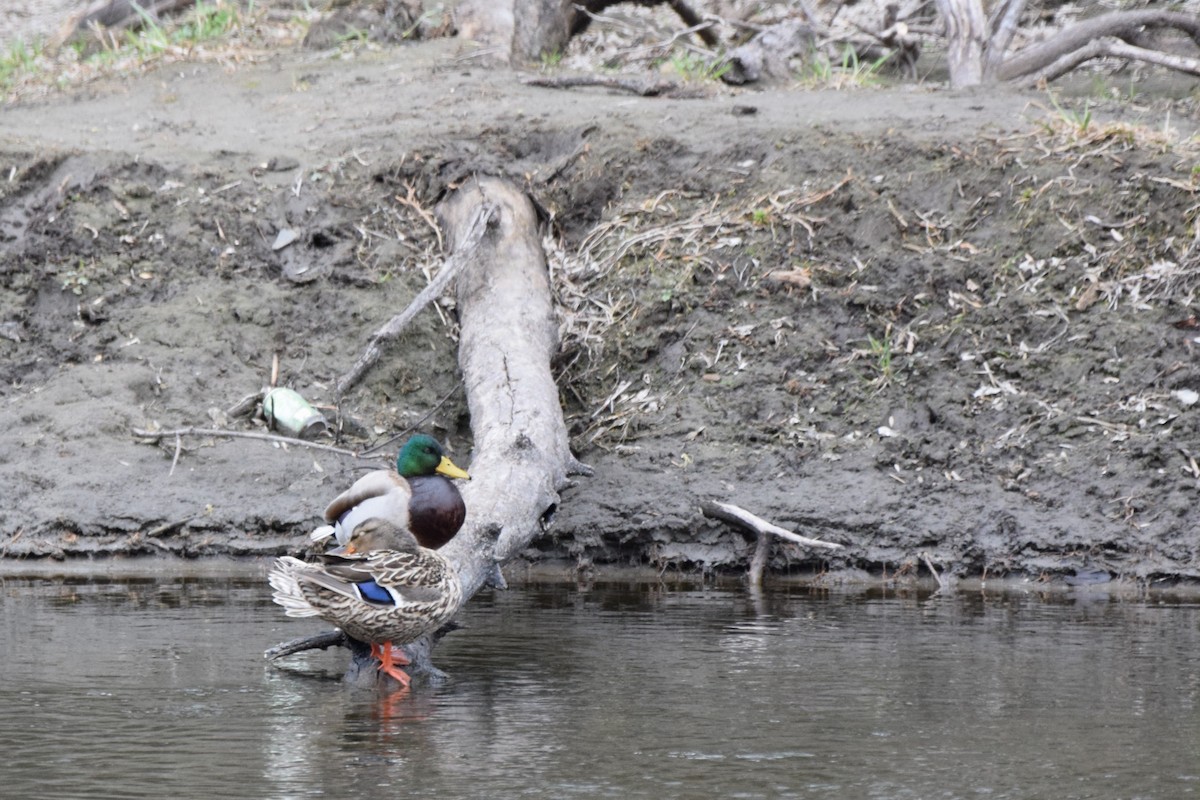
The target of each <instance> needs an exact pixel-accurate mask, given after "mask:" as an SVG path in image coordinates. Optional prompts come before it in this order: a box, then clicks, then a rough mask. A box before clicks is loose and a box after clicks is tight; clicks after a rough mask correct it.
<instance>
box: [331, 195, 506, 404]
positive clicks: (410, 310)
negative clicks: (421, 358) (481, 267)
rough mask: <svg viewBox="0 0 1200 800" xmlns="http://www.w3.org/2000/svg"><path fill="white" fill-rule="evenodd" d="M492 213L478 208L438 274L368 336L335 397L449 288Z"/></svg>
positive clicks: (349, 385) (372, 364)
mask: <svg viewBox="0 0 1200 800" xmlns="http://www.w3.org/2000/svg"><path fill="white" fill-rule="evenodd" d="M495 213H496V209H495V208H493V207H490V206H481V207H480V208H479V209H478V210H477V211H476V214H475V216H474V217H473V218H472V219H471V220H470V221H469V222H468V224H467V229H466V231H465V234H464V238H463V242H462V244H461V245H460V246H459V248H458V249H456V250H455V251H454V253H452V254H451V255H450V257H449V258H447V259H446V261H445V263H444V264H442V268H441V270H440V271H439V272H438V274H437V277H435V278H434V279H433V280H431V281H430V282H429V285H428V286H426V287H425V288H424V289H422V290H421V291H420V293H418V294H417V296H416V297H414V298H413V300H412V302H411V303H409V304H408V306H407V307H406V308H405V309H404V310H403V311H401V312H400V313H399V314H397V315H396V316H394V317H392V318H391V319H390V320H388V321H387V322H386V323H384V324H383V326H382V327H380V328H379V330H377V331H375V333H374V335H372V336H371V339H370V341H369V342H367V347H366V349H365V350H363V353H362V355H360V356H359V357H358V360H357V361H355V362H354V365H353V366H352V367H351V368H350V369H349V370H347V372H346V374H344V375H343V376H342V377H341V378H339V379H338V382H337V396H338V397H341V396H342V395H344V394H345V393H346V392H348V391H349V390H350V389H351V388H353V387H354V386H355V384H357V383H358V382H359V381H360V380H362V377H363V375H364V374H366V372H367V370H369V369H370V368H371V367H373V366H374V365H375V362H376V361H378V360H379V356H380V355H381V354H382V352H383V345H384V344H386V343H387V342H390V341H393V340H395V339H397V338H399V336H400V334H401V333H403V332H404V329H405V328H407V327H408V324H409V323H410V322H412V320H413V318H414V317H416V316H417V314H418V313H419V312H420V311H421V309H423V308H425V306H427V305H429V303H431V302H432V301H433V300H435V299H436V298H437V297H439V296H440V295H441V293H442V292H443V291H445V289H446V287H447V286H449V285H450V281H451V280H453V279H454V276H455V275H457V274H458V273H459V271H460V270H461V269H462V268H463V265H464V264H466V263H467V261H468V260H469V259H470V256H471V253H472V251H473V250H474V249H475V248H476V247H477V246H478V245H479V242H480V241H481V240H482V239H483V235H484V233H485V232H486V230H487V227H488V225H489V224H490V223H491V221H492V218H493V216H494V215H495Z"/></svg>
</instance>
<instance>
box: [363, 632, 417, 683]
mask: <svg viewBox="0 0 1200 800" xmlns="http://www.w3.org/2000/svg"><path fill="white" fill-rule="evenodd" d="M371 656H372V657H373V658H377V659H379V671H380V672H382V673H384V674H385V675H389V676H391V677H392V678H394V679H395V680H396V681H397V682H398V683H399V684H400V685H401V686H403V687H404V688H405V689H407V688H408V685H409V682H410V678H409V677H408V673H406V672H405V671H404V670H402V669H400V667H402V666H404V665H405V664H408V663H409V658H408V656H406V655H405V654H404V651H403V650H401V649H399V648H393V647H392V643H391V642H383V643H382V644H375V643H374V642H372V643H371Z"/></svg>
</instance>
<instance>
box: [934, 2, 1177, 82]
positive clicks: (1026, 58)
mask: <svg viewBox="0 0 1200 800" xmlns="http://www.w3.org/2000/svg"><path fill="white" fill-rule="evenodd" d="M941 2H945V0H939V3H941ZM1144 28H1177V29H1178V30H1181V31H1183V32H1184V33H1186V34H1187V35H1188V36H1190V37H1191V38H1192V41H1194V42H1196V43H1197V44H1198V45H1200V17H1197V16H1195V15H1194V14H1183V13H1180V12H1175V11H1115V12H1113V13H1111V14H1104V15H1102V16H1099V17H1094V18H1093V19H1089V20H1085V21H1083V22H1079V23H1076V24H1074V25H1071V26H1070V27H1068V28H1064V29H1063V30H1061V31H1060V32H1059V33H1058V34H1057V35H1055V36H1052V37H1050V38H1049V39H1047V40H1046V41H1044V42H1039V43H1038V44H1035V45H1031V46H1029V47H1026V48H1025V49H1024V50H1021V51H1020V52H1019V53H1016V54H1014V55H1013V56H1011V57H1010V58H1008V59H1007V60H1006V61H1005V62H1004V63H1003V64H1002V65H1001V66H1000V69H999V71H998V72H997V76H996V77H998V78H999V79H1000V80H1005V81H1011V80H1019V79H1023V78H1025V77H1026V76H1032V75H1034V74H1035V73H1036V74H1037V75H1039V76H1041V77H1045V76H1047V75H1053V77H1058V76H1060V75H1062V74H1064V73H1065V72H1067V71H1069V70H1071V69H1073V68H1074V67H1076V66H1078V65H1079V64H1082V63H1083V62H1084V61H1087V60H1089V59H1091V58H1097V57H1099V56H1101V55H1114V56H1116V57H1122V58H1125V57H1134V56H1122V55H1119V52H1120V49H1119V48H1118V49H1116V50H1113V49H1111V45H1101V44H1098V42H1099V40H1101V39H1103V38H1105V37H1110V36H1111V37H1116V38H1118V39H1123V40H1125V41H1126V42H1129V41H1131V40H1136V39H1137V38H1138V37H1139V36H1140V34H1141V33H1142V29H1144ZM1106 47H1107V48H1109V49H1107V50H1106V49H1105V48H1106ZM1136 49H1137V50H1139V51H1141V52H1142V53H1153V52H1157V51H1151V50H1142V48H1136ZM1077 51H1082V53H1083V54H1082V55H1076V52H1077ZM1160 55H1161V56H1162V57H1164V58H1167V59H1175V58H1179V59H1183V58H1185V57H1183V56H1169V55H1168V54H1166V53H1162V54H1160ZM1138 60H1146V61H1149V59H1147V58H1144V57H1143V58H1139V59H1138ZM1186 60H1188V61H1190V60H1191V59H1186ZM1150 63H1162V62H1160V61H1150ZM1162 65H1163V66H1170V67H1171V68H1172V69H1179V67H1176V66H1173V65H1171V64H1167V63H1163V64H1162ZM1183 71H1185V72H1188V71H1190V70H1188V69H1184V70H1183ZM1053 77H1045V79H1046V80H1053Z"/></svg>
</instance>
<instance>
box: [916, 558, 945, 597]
mask: <svg viewBox="0 0 1200 800" xmlns="http://www.w3.org/2000/svg"><path fill="white" fill-rule="evenodd" d="M921 560H922V561H924V562H925V566H926V567H928V568H929V571H930V572H932V573H933V578H934V580H936V581H937V585H938V588H939V589H945V588H946V582H945V581H944V580H942V576H941V575H939V574H938V571H937V569H936V568H935V567H934V566H933V561H932V560H931V559H930V558H929V553H921Z"/></svg>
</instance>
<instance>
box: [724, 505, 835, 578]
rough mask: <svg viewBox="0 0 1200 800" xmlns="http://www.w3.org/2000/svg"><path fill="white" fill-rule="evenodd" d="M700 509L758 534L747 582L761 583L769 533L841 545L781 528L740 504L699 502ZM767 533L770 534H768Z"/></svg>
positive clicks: (823, 544)
mask: <svg viewBox="0 0 1200 800" xmlns="http://www.w3.org/2000/svg"><path fill="white" fill-rule="evenodd" d="M700 510H701V511H702V512H703V513H704V516H706V517H711V518H713V519H719V520H721V521H723V522H728V523H730V524H732V525H737V526H739V527H741V528H745V529H746V530H749V531H752V532H753V533H754V534H755V535H756V536H758V544H757V546H756V547H755V548H754V555H753V556H752V557H751V559H750V566H749V567H748V568H747V571H746V578H747V580H748V581H749V582H750V585H751V586H761V585H762V575H763V570H764V569H765V568H766V565H767V556H768V555H769V553H770V550H771V536H778V537H779V538H781V539H787V540H788V541H789V542H795V543H796V544H802V545H804V546H805V547H824V548H826V549H828V550H841V549H842V546H841V545H840V544H837V543H835V542H825V541H822V540H820V539H810V538H808V537H807V536H801V535H800V534H798V533H792V532H791V531H789V530H787V529H785V528H781V527H779V526H778V525H774V524H772V523H770V522H767V521H766V520H765V519H763V518H762V517H758V516H755V515H754V514H751V513H750V512H749V511H747V510H746V509H744V508H740V507H738V506H735V505H732V504H730V503H717V502H712V501H710V502H707V503H704V504H703V505H701V506H700ZM768 534H770V535H768Z"/></svg>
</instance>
